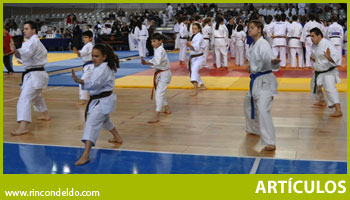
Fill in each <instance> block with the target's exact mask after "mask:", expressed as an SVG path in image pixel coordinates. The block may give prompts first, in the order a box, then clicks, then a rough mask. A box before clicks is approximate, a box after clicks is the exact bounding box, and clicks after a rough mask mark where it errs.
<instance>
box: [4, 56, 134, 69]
mask: <svg viewBox="0 0 350 200" xmlns="http://www.w3.org/2000/svg"><path fill="white" fill-rule="evenodd" d="M115 53H116V54H118V57H119V58H120V59H121V58H128V57H132V56H137V55H138V51H115ZM83 64H84V63H83V61H82V60H81V58H74V59H68V60H62V61H57V62H51V63H48V64H47V65H45V70H46V71H47V72H55V71H60V70H65V69H70V68H75V67H79V66H82V65H83ZM13 70H14V71H15V73H22V72H24V68H23V67H22V66H13ZM3 72H4V73H7V69H6V68H5V66H3Z"/></svg>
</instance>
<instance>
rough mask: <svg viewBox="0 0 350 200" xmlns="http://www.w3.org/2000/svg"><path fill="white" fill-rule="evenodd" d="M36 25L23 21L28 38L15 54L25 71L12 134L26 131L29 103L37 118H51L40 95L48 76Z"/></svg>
mask: <svg viewBox="0 0 350 200" xmlns="http://www.w3.org/2000/svg"><path fill="white" fill-rule="evenodd" d="M37 30H38V28H37V25H36V23H35V22H33V21H27V22H25V23H24V31H23V32H24V38H25V39H28V40H27V41H26V42H24V43H23V44H22V47H21V48H20V49H18V50H16V49H15V50H14V52H15V56H16V57H17V59H18V60H19V61H20V62H21V63H22V64H23V67H24V69H25V72H24V73H23V74H22V87H21V89H22V90H21V94H20V96H19V99H18V102H17V122H19V123H20V126H19V128H18V129H16V130H14V131H13V132H12V135H21V134H25V133H28V132H29V130H28V124H29V123H31V122H32V116H31V105H32V104H33V106H34V111H35V112H41V116H40V117H38V118H37V119H39V120H45V121H49V120H50V119H51V118H50V116H49V113H48V112H47V107H46V104H45V101H44V98H43V96H42V90H43V89H44V88H46V87H47V84H48V81H49V76H48V74H47V73H46V71H45V68H44V66H45V65H46V64H47V50H46V48H45V47H44V45H43V44H42V43H41V42H40V40H39V38H38V36H37Z"/></svg>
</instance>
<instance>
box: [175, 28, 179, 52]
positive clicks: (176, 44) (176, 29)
mask: <svg viewBox="0 0 350 200" xmlns="http://www.w3.org/2000/svg"><path fill="white" fill-rule="evenodd" d="M179 31H180V24H179V23H176V24H175V25H174V33H175V34H176V35H175V49H178V48H179V47H180V44H179V43H180V34H179Z"/></svg>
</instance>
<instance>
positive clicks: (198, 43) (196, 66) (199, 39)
mask: <svg viewBox="0 0 350 200" xmlns="http://www.w3.org/2000/svg"><path fill="white" fill-rule="evenodd" d="M191 45H192V46H193V48H194V49H191V48H190V56H191V55H198V54H202V53H203V49H204V45H205V44H204V40H203V36H202V34H201V33H197V34H196V35H195V36H194V37H193V38H192V41H191ZM203 62H204V56H203V55H202V56H198V57H195V58H192V59H191V73H190V76H191V82H197V83H198V86H201V85H202V84H203V81H202V79H201V77H200V75H199V70H200V69H201V68H202V66H203Z"/></svg>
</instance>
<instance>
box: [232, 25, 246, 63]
mask: <svg viewBox="0 0 350 200" xmlns="http://www.w3.org/2000/svg"><path fill="white" fill-rule="evenodd" d="M246 38H247V35H246V33H245V32H244V31H243V25H241V24H240V25H238V26H237V31H235V32H234V33H233V35H232V39H233V40H234V41H235V47H236V65H237V66H244V46H245V40H246Z"/></svg>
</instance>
